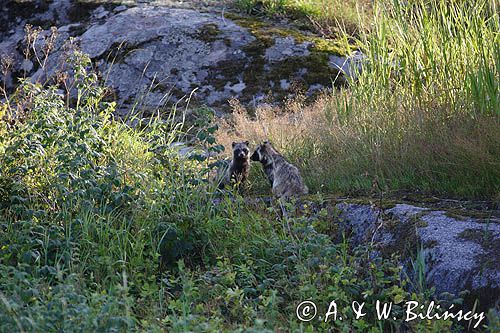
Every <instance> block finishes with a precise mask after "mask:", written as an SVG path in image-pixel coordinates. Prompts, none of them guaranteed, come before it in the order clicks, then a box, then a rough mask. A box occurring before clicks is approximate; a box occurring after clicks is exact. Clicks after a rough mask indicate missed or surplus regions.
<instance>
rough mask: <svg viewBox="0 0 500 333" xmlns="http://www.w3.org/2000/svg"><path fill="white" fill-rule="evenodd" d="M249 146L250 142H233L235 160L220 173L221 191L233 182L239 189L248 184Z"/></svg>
mask: <svg viewBox="0 0 500 333" xmlns="http://www.w3.org/2000/svg"><path fill="white" fill-rule="evenodd" d="M249 144H250V143H249V142H248V141H244V142H233V144H232V147H233V159H232V160H231V161H230V162H228V163H226V165H225V167H223V168H221V169H220V171H219V188H220V189H223V188H224V187H225V186H226V185H228V184H230V183H231V182H234V183H236V184H237V186H238V187H239V185H242V184H244V183H245V182H246V180H247V178H248V173H249V171H250V158H249V152H250V150H249V148H248V145H249Z"/></svg>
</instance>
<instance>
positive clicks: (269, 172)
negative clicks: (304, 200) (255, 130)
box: [250, 141, 308, 198]
mask: <svg viewBox="0 0 500 333" xmlns="http://www.w3.org/2000/svg"><path fill="white" fill-rule="evenodd" d="M250 159H251V160H252V161H259V162H260V163H262V167H263V168H264V173H265V174H266V176H267V179H268V180H269V182H270V183H271V186H272V191H273V194H274V196H276V197H277V198H289V197H293V196H300V195H302V194H307V192H308V189H307V186H306V185H305V184H304V181H303V180H302V177H301V176H300V172H299V169H297V167H296V166H294V165H293V164H291V163H290V162H288V161H287V160H285V158H284V157H283V156H282V155H281V154H280V153H278V152H277V151H276V149H274V148H273V146H272V145H271V144H270V143H269V142H267V141H265V142H264V143H263V144H261V145H259V146H257V149H255V152H254V153H253V154H252V156H251V157H250Z"/></svg>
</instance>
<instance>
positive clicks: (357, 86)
mask: <svg viewBox="0 0 500 333" xmlns="http://www.w3.org/2000/svg"><path fill="white" fill-rule="evenodd" d="M377 4H378V5H377V6H375V8H374V12H375V14H374V17H373V22H374V25H373V27H372V31H371V32H370V33H366V34H361V35H360V38H359V41H358V43H357V44H358V45H360V48H361V51H362V52H363V53H364V54H365V55H366V59H365V61H364V65H363V71H362V72H361V73H359V75H357V78H356V79H354V80H351V82H350V84H349V88H348V89H342V90H337V91H334V92H333V93H332V94H329V95H327V96H324V97H323V98H320V99H318V100H317V101H316V102H315V103H313V104H312V105H305V104H304V103H302V102H301V101H300V99H299V100H298V101H297V102H291V103H288V105H286V106H285V107H283V108H282V110H279V112H274V111H271V112H269V110H267V109H262V110H257V112H256V113H257V118H249V117H245V116H240V115H241V113H238V114H236V116H235V120H236V121H235V125H234V126H235V128H237V129H238V132H239V133H240V134H241V136H242V137H243V138H245V139H251V140H253V141H255V142H258V141H261V140H264V139H267V138H270V139H271V140H272V141H274V142H275V144H276V145H277V146H278V148H280V149H281V150H282V151H283V152H284V153H285V155H287V156H288V157H290V158H291V159H292V160H293V161H294V162H296V163H297V164H298V165H299V166H301V168H302V170H303V173H304V174H305V177H306V179H307V183H308V185H309V186H310V188H311V189H312V190H313V191H325V192H332V191H333V192H340V193H358V192H359V191H362V192H365V193H366V192H371V191H375V192H376V193H378V192H379V191H385V192H387V191H401V190H404V191H423V192H426V193H432V194H439V195H442V196H455V197H469V198H478V197H480V198H488V199H493V200H495V199H498V198H499V197H498V195H499V189H500V188H499V187H500V171H499V170H500V159H499V156H500V131H499V121H500V118H499V116H500V108H499V105H500V87H499V75H500V74H499V73H500V52H499V50H500V35H499V31H500V27H499V16H498V8H495V7H494V4H495V2H492V1H483V0H477V1H468V2H463V1H451V2H450V1H439V0H435V1H425V2H424V1H413V2H411V5H402V4H400V2H399V1H393V2H392V1H381V2H377ZM471 12H474V13H475V15H470V13H471ZM291 115H293V116H291ZM263 128H265V131H263V130H262V129H263ZM229 130H230V129H229ZM221 140H222V141H223V142H225V141H226V139H225V138H224V135H221Z"/></svg>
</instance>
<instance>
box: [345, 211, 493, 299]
mask: <svg viewBox="0 0 500 333" xmlns="http://www.w3.org/2000/svg"><path fill="white" fill-rule="evenodd" d="M335 207H336V210H337V212H338V221H339V222H338V223H339V225H340V227H341V230H342V231H343V232H344V233H346V234H347V235H348V239H349V240H350V241H351V242H352V244H353V245H360V244H373V246H374V249H375V251H376V253H377V254H379V255H380V254H381V255H384V254H385V255H389V254H391V253H395V252H399V253H400V254H401V255H403V256H405V255H408V253H405V252H408V250H410V252H413V253H415V252H416V251H417V250H418V249H420V247H421V249H422V250H423V256H424V258H425V262H426V281H427V283H428V284H429V285H430V286H433V287H435V288H436V293H438V294H440V293H443V292H448V293H452V294H455V295H458V294H459V293H460V292H462V291H464V290H469V291H470V295H469V297H468V301H469V303H470V304H469V305H472V304H473V302H474V301H475V299H478V300H479V302H480V303H479V306H480V307H481V308H490V307H494V306H495V304H498V302H499V301H500V265H499V264H500V219H499V218H498V217H495V216H491V217H488V218H472V217H461V216H452V214H449V213H447V212H446V211H445V210H433V209H428V208H422V207H417V206H413V205H408V204H396V205H395V206H394V207H392V208H387V209H384V208H380V207H377V206H376V205H368V204H354V203H340V204H336V206H335ZM496 213H498V212H496ZM410 254H411V253H410Z"/></svg>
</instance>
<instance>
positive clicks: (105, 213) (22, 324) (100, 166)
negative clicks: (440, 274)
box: [0, 52, 450, 332]
mask: <svg viewBox="0 0 500 333" xmlns="http://www.w3.org/2000/svg"><path fill="white" fill-rule="evenodd" d="M89 63H90V62H89V59H88V58H87V57H86V56H84V55H82V54H80V53H78V52H76V53H74V55H73V56H72V58H71V62H70V65H71V66H73V67H72V70H73V72H74V73H75V74H76V81H75V87H76V88H77V91H78V94H77V96H78V98H77V99H76V100H75V101H74V102H73V103H69V104H66V99H65V97H64V96H61V95H60V94H59V93H58V91H57V90H56V89H55V87H42V86H40V85H34V84H32V83H30V82H29V81H24V82H23V83H21V85H20V87H19V89H18V90H17V91H16V92H14V93H13V94H12V95H10V96H9V100H8V103H4V104H2V109H1V110H2V116H3V117H6V118H4V119H7V120H8V121H4V122H2V123H0V152H1V154H0V162H1V163H0V228H1V229H0V244H1V247H0V286H1V287H0V331H2V332H12V331H19V332H42V331H43V332H56V331H64V332H73V331H75V332H81V331H84V332H90V331H118V332H128V331H136V330H138V331H152V332H161V331H168V332H187V331H193V332H200V331H206V332H214V331H225V332H232V331H235V330H236V331H252V330H253V331H258V332H266V331H269V332H271V331H273V330H276V329H279V330H287V331H297V332H301V331H313V330H325V329H327V328H329V327H331V325H333V324H332V323H324V322H322V321H319V320H318V321H314V322H310V323H305V324H304V323H300V322H299V321H297V319H296V317H295V306H296V304H298V303H299V302H300V301H302V300H305V299H311V298H313V299H315V300H316V302H317V303H318V305H320V306H321V310H322V311H323V310H325V311H326V308H325V309H323V308H324V307H326V306H327V305H328V304H329V302H330V301H331V300H332V299H335V300H336V301H337V302H339V303H342V304H349V303H350V302H351V300H354V299H363V300H365V301H366V302H367V313H369V315H367V316H366V317H365V318H364V320H354V319H353V317H354V316H353V314H352V313H351V312H349V311H347V315H348V316H349V318H351V319H348V320H344V321H342V322H339V323H337V324H336V325H337V326H338V329H339V330H347V329H349V328H354V329H357V330H361V331H365V330H368V329H370V330H372V331H374V332H384V331H386V330H391V329H392V330H394V329H395V328H396V327H397V326H398V325H399V324H400V321H387V322H384V323H380V322H378V321H377V320H376V318H375V316H374V313H375V310H374V302H375V299H377V300H382V301H383V300H386V301H391V300H393V299H410V298H411V299H418V300H421V301H423V300H427V299H429V297H430V295H431V292H432V291H431V290H430V289H425V290H413V287H411V283H410V281H411V280H410V279H409V278H407V277H404V276H403V275H402V268H401V266H400V262H399V258H398V257H397V256H392V257H390V258H385V259H383V258H371V257H370V256H369V255H368V253H370V252H369V251H371V250H370V247H369V246H360V247H356V248H352V247H351V246H350V245H349V243H348V240H347V239H343V240H340V241H335V239H336V238H338V237H337V236H335V235H336V232H335V229H336V226H335V224H334V223H332V221H331V217H328V216H327V214H326V212H325V211H322V212H321V213H320V214H316V213H315V212H314V211H313V210H311V209H309V208H306V209H305V210H304V211H303V212H302V213H301V214H297V213H295V212H294V209H291V206H290V207H288V209H289V213H288V217H287V218H281V217H280V214H281V213H280V212H281V211H280V210H279V208H278V209H275V208H272V207H269V208H268V207H266V205H264V204H262V203H258V202H254V203H252V202H248V201H245V200H243V198H241V197H239V196H233V195H230V194H229V193H226V194H223V195H221V194H220V193H218V192H216V191H214V188H213V186H212V185H210V183H208V182H206V177H207V172H209V171H210V169H209V167H208V165H207V161H205V160H204V159H203V156H202V155H193V157H192V158H186V157H181V156H179V155H178V153H177V152H176V151H175V150H174V149H172V148H169V147H170V144H171V143H172V142H173V141H175V140H182V139H184V138H185V136H186V135H187V134H186V133H184V131H183V126H182V125H183V124H182V123H181V124H178V123H176V122H174V121H173V120H172V119H173V118H174V117H171V119H170V120H167V121H160V120H159V119H152V120H151V121H150V122H149V123H147V124H143V125H142V126H138V127H135V128H132V127H130V126H128V125H127V124H125V123H123V122H122V121H119V120H113V119H112V117H111V114H112V112H113V109H114V103H110V102H105V101H104V100H103V97H104V89H102V88H101V87H100V86H99V85H98V84H97V81H96V79H97V76H96V75H95V74H92V73H89V72H87V71H86V68H87V67H88V65H89ZM14 110H16V114H14ZM17 112H19V113H17ZM197 113H198V114H199V115H200V117H199V118H198V120H197V123H196V126H197V129H198V132H197V135H196V137H197V138H198V141H197V144H198V145H199V146H200V147H205V148H206V149H207V150H208V151H216V150H218V149H219V147H218V146H217V144H216V142H215V141H214V137H213V134H214V130H215V127H214V123H213V121H214V120H213V118H212V116H211V114H210V113H209V112H208V111H207V110H206V109H204V110H198V112H197ZM19 115H22V117H21V116H19ZM201 115H204V116H201ZM317 200H318V201H320V202H321V201H322V199H321V198H317ZM395 310H396V311H397V312H398V313H399V312H401V307H399V306H397V307H396V309H395ZM449 325H450V323H443V322H433V323H428V322H419V323H414V324H412V327H413V328H414V329H415V330H426V331H435V332H439V331H442V330H443V329H446V328H448V327H449Z"/></svg>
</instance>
